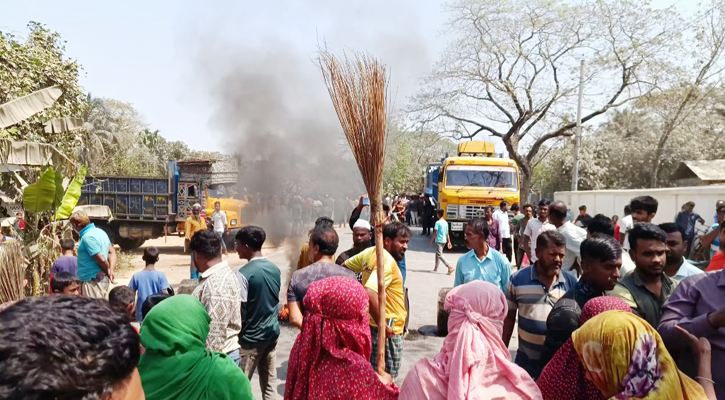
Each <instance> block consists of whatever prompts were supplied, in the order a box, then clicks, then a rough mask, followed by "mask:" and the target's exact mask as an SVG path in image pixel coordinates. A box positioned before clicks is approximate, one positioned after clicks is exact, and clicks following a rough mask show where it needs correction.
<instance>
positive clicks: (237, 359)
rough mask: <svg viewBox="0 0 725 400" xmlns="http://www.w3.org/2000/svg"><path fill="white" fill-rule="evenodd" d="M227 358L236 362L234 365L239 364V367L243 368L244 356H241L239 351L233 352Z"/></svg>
mask: <svg viewBox="0 0 725 400" xmlns="http://www.w3.org/2000/svg"><path fill="white" fill-rule="evenodd" d="M227 356H229V358H231V359H232V361H234V364H237V367H240V368H241V366H242V356H240V355H239V349H236V350H232V351H230V352H229V353H227Z"/></svg>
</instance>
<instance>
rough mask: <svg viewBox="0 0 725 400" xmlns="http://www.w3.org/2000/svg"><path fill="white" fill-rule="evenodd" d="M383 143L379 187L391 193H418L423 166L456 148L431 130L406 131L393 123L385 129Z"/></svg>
mask: <svg viewBox="0 0 725 400" xmlns="http://www.w3.org/2000/svg"><path fill="white" fill-rule="evenodd" d="M393 126H394V125H393ZM386 146H387V148H386V156H385V157H386V160H385V169H384V171H383V190H384V192H385V193H392V194H411V193H420V192H422V190H423V171H424V170H425V168H426V166H427V165H428V164H429V163H431V162H434V161H439V160H440V159H441V158H442V157H443V156H445V154H446V153H448V154H455V152H456V149H457V147H456V144H455V143H453V141H451V140H450V139H446V138H442V137H440V136H438V135H437V134H435V133H433V132H425V131H423V132H409V131H404V130H402V129H401V128H399V127H396V126H394V127H393V128H391V129H390V130H389V132H388V137H387V144H386Z"/></svg>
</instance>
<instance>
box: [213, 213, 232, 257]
mask: <svg viewBox="0 0 725 400" xmlns="http://www.w3.org/2000/svg"><path fill="white" fill-rule="evenodd" d="M221 207H222V206H221V203H219V202H218V201H217V202H216V203H214V213H213V214H212V215H211V223H212V225H213V226H214V233H216V235H217V236H219V238H221V240H222V251H223V252H224V254H229V251H227V245H226V243H224V234H225V233H227V213H225V212H224V210H222V208H221Z"/></svg>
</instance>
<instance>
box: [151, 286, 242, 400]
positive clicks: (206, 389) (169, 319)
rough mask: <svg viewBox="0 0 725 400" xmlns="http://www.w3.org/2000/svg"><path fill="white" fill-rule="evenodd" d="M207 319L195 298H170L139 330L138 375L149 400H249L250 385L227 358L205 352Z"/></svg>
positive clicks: (239, 370) (179, 296)
mask: <svg viewBox="0 0 725 400" xmlns="http://www.w3.org/2000/svg"><path fill="white" fill-rule="evenodd" d="M209 321H210V318H209V315H208V314H207V313H206V310H205V309H204V306H203V305H202V304H201V303H200V302H199V300H197V299H196V298H194V297H192V296H189V295H178V296H173V297H170V298H168V299H166V300H164V301H163V302H161V303H159V304H158V305H156V306H155V307H154V308H153V309H151V311H150V312H149V313H148V315H147V316H146V318H145V319H144V322H143V325H142V326H141V343H142V344H143V346H144V347H145V348H146V353H145V354H143V355H142V356H141V361H140V362H139V364H138V371H139V374H140V375H141V383H142V385H143V389H144V392H145V393H146V399H147V400H181V399H195V400H196V399H199V400H202V399H208V400H227V399H229V400H247V399H249V400H252V399H253V397H252V388H251V386H250V384H249V379H247V376H246V375H244V372H242V370H241V368H239V367H238V366H237V365H236V364H235V363H234V361H232V360H231V359H230V358H229V357H227V355H226V354H221V353H216V352H213V351H208V350H206V347H205V343H206V336H207V335H208V334H209Z"/></svg>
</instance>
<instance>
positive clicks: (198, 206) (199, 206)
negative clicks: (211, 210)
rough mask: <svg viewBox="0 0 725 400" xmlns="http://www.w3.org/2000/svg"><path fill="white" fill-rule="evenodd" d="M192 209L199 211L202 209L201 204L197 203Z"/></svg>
mask: <svg viewBox="0 0 725 400" xmlns="http://www.w3.org/2000/svg"><path fill="white" fill-rule="evenodd" d="M191 208H198V209H201V204H199V203H196V204H194V205H193V206H191Z"/></svg>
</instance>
